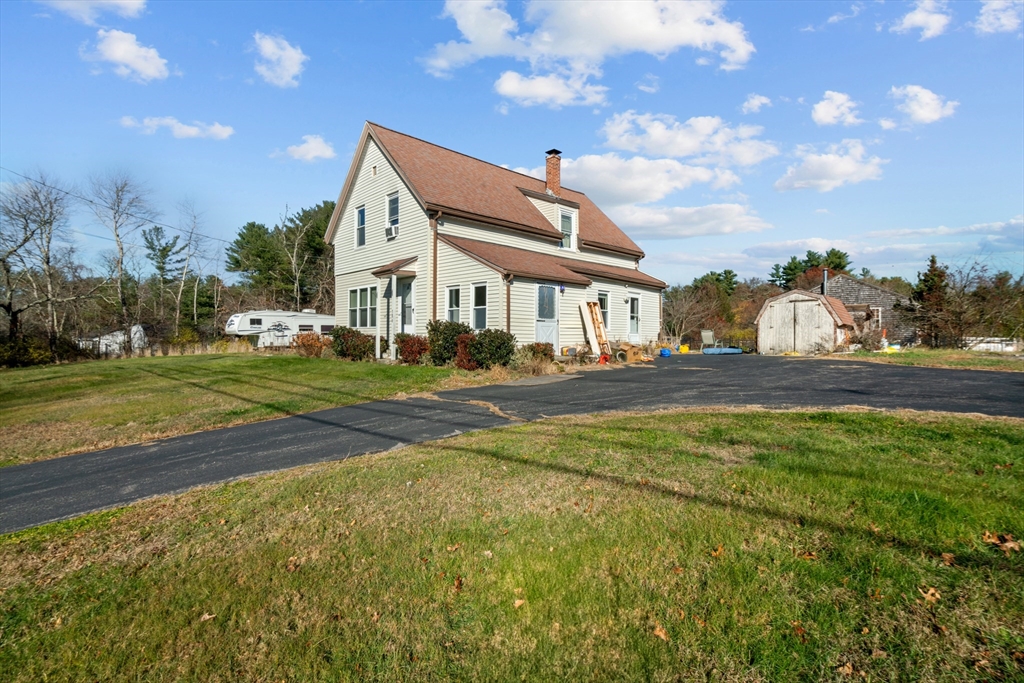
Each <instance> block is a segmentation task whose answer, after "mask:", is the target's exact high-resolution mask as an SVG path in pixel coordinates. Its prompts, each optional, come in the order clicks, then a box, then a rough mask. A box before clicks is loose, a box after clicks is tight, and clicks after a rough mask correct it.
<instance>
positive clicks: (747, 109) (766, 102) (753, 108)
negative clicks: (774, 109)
mask: <svg viewBox="0 0 1024 683" xmlns="http://www.w3.org/2000/svg"><path fill="white" fill-rule="evenodd" d="M770 106H772V101H771V100H770V99H768V98H767V97H765V96H764V95H758V94H757V93H753V92H752V93H750V94H749V95H747V101H746V102H744V103H743V107H742V109H743V113H744V114H756V113H757V112H759V111H761V107H770Z"/></svg>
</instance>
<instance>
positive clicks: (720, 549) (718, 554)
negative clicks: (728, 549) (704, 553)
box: [711, 544, 725, 557]
mask: <svg viewBox="0 0 1024 683" xmlns="http://www.w3.org/2000/svg"><path fill="white" fill-rule="evenodd" d="M723 552H725V546H723V545H721V544H719V546H718V550H712V551H711V557H721V556H722V553H723Z"/></svg>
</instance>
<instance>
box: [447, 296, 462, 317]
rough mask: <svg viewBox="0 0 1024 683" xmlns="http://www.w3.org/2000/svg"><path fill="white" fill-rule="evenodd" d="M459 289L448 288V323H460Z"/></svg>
mask: <svg viewBox="0 0 1024 683" xmlns="http://www.w3.org/2000/svg"><path fill="white" fill-rule="evenodd" d="M459 294H460V292H459V288H458V287H448V322H453V323H457V322H459V308H460V307H459Z"/></svg>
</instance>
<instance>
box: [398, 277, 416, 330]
mask: <svg viewBox="0 0 1024 683" xmlns="http://www.w3.org/2000/svg"><path fill="white" fill-rule="evenodd" d="M413 294H414V291H413V281H412V280H407V281H405V282H401V283H399V285H398V299H399V301H400V303H401V306H402V324H401V325H400V326H399V328H400V330H401V331H402V332H404V333H405V334H416V309H415V308H414V306H413Z"/></svg>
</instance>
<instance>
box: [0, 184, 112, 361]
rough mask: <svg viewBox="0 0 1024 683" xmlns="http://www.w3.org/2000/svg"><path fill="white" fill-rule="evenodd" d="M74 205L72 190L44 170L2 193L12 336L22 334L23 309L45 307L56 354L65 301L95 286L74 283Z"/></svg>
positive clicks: (0, 231)
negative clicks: (71, 239)
mask: <svg viewBox="0 0 1024 683" xmlns="http://www.w3.org/2000/svg"><path fill="white" fill-rule="evenodd" d="M72 204H73V202H72V198H71V194H70V192H69V190H68V189H66V188H64V187H63V186H62V185H61V183H60V182H59V181H57V180H52V179H50V178H48V177H47V176H46V175H45V174H43V173H38V174H37V175H36V177H35V178H30V179H29V180H27V181H26V182H23V183H19V184H17V185H13V186H8V187H7V188H5V191H4V192H3V194H2V197H0V215H2V218H3V220H2V222H0V271H2V277H3V289H4V292H3V293H4V296H3V301H2V302H0V310H3V311H4V312H5V313H6V314H7V316H8V336H9V337H10V338H12V339H13V338H16V337H19V336H20V335H21V316H22V314H23V313H25V312H26V311H29V310H31V309H33V308H36V307H39V306H44V307H45V309H46V318H45V328H46V336H47V340H48V343H49V347H50V352H51V353H54V352H56V348H57V337H58V335H59V333H60V330H61V328H62V327H63V316H62V315H61V313H60V311H59V307H60V304H63V303H67V302H71V301H74V300H76V299H80V298H84V297H87V296H90V295H91V294H92V292H94V291H95V289H96V288H95V287H93V288H92V289H91V290H88V291H82V290H80V289H76V288H75V287H73V286H71V281H72V280H73V279H74V277H75V275H76V273H77V268H76V266H75V263H74V258H73V256H74V252H73V249H72V248H71V246H70V245H68V244H66V242H65V241H66V240H67V239H68V236H67V228H68V215H69V213H70V211H71V208H72ZM62 242H65V243H64V244H62Z"/></svg>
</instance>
